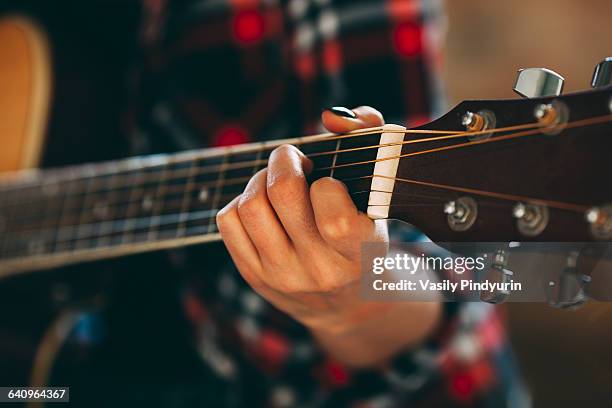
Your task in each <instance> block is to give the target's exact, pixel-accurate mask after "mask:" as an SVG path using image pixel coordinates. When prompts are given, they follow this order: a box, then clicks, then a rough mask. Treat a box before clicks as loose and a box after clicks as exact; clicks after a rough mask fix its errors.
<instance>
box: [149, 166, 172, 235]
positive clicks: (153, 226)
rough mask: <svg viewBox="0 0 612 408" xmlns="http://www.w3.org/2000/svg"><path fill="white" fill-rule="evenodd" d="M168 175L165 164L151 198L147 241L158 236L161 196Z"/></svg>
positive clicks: (161, 204)
mask: <svg viewBox="0 0 612 408" xmlns="http://www.w3.org/2000/svg"><path fill="white" fill-rule="evenodd" d="M168 173H169V171H168V165H167V164H165V165H164V166H163V167H162V173H161V177H160V179H159V184H158V187H157V191H156V192H155V195H154V197H153V199H154V203H153V211H152V214H151V222H150V224H149V232H148V233H147V240H149V241H153V240H155V238H157V235H158V234H159V228H158V225H159V217H160V213H161V211H162V208H163V205H164V200H163V194H164V191H165V190H166V188H167V185H166V179H167V178H168Z"/></svg>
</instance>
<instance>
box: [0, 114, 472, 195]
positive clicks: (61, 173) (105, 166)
mask: <svg viewBox="0 0 612 408" xmlns="http://www.w3.org/2000/svg"><path fill="white" fill-rule="evenodd" d="M383 130H384V129H383V128H382V127H380V126H378V127H372V128H366V129H358V130H354V131H350V132H347V133H343V134H340V135H338V134H336V133H329V132H328V133H320V134H317V135H309V136H302V137H296V138H286V139H281V140H270V141H265V142H256V143H250V144H244V145H234V146H228V147H212V148H204V149H200V150H194V151H186V152H178V153H176V154H172V153H170V154H164V153H162V154H154V155H151V156H136V157H131V158H129V157H128V158H125V159H119V160H116V161H110V162H102V163H94V164H89V165H75V166H68V167H62V168H56V169H48V170H45V171H44V173H42V174H41V173H40V172H39V171H38V170H33V171H32V170H23V171H17V172H15V173H11V174H9V177H8V178H7V177H5V175H0V190H2V189H4V187H8V189H10V190H16V189H19V188H30V187H37V186H38V185H36V184H33V185H32V184H27V183H24V184H23V185H16V183H15V180H14V179H13V178H11V177H12V176H13V175H17V177H18V176H19V175H20V174H26V180H27V179H28V177H27V176H28V175H34V176H35V177H36V176H37V175H40V176H41V179H40V180H38V179H35V180H34V181H35V182H36V181H40V182H43V183H44V182H46V183H49V184H51V183H61V182H65V181H71V180H82V179H86V178H89V177H95V176H101V175H108V174H109V172H110V173H111V174H110V175H113V174H112V173H113V172H116V168H117V167H118V166H120V165H121V164H124V165H125V164H127V165H128V167H129V163H130V162H136V163H138V164H139V168H137V169H136V170H140V169H153V168H159V167H163V166H168V165H171V164H177V163H183V162H185V161H192V160H203V159H211V158H220V157H224V156H227V155H229V154H251V153H261V152H263V151H267V150H270V151H271V150H274V149H275V148H277V147H279V146H281V145H282V144H285V143H286V144H292V145H296V146H302V145H308V144H312V143H319V142H329V141H335V140H339V139H351V138H358V137H362V136H369V135H376V134H380V133H406V134H426V135H438V134H443V135H449V134H457V135H458V134H466V133H467V132H466V131H452V130H449V131H446V130H421V129H403V130H400V129H388V130H384V132H383ZM373 147H376V146H373ZM235 150H238V151H235ZM333 153H334V151H330V152H329V154H333ZM143 162H144V163H149V165H146V164H145V165H144V166H143V165H142V163H143ZM151 163H153V164H151ZM84 170H86V171H84ZM133 170H134V169H131V168H128V169H125V170H122V171H120V172H119V173H121V172H129V171H133ZM88 173H91V174H88ZM115 175H121V174H115ZM45 179H46V180H45ZM18 181H19V180H18Z"/></svg>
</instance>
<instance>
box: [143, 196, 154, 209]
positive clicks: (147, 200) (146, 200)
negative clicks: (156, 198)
mask: <svg viewBox="0 0 612 408" xmlns="http://www.w3.org/2000/svg"><path fill="white" fill-rule="evenodd" d="M151 208H153V198H151V196H150V195H146V196H144V197H143V199H142V209H143V210H145V211H149V210H150V209H151Z"/></svg>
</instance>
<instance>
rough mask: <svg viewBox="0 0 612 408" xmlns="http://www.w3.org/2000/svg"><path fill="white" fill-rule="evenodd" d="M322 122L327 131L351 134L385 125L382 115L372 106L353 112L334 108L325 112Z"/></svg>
mask: <svg viewBox="0 0 612 408" xmlns="http://www.w3.org/2000/svg"><path fill="white" fill-rule="evenodd" d="M321 120H322V121H323V126H325V128H326V129H327V130H329V131H330V132H335V133H344V132H350V131H351V130H356V129H362V128H368V127H376V126H382V125H384V124H385V120H384V119H383V116H382V114H381V113H380V112H379V111H377V110H376V109H374V108H372V107H370V106H360V107H358V108H355V109H353V110H349V109H347V108H344V107H339V106H334V107H331V108H327V109H325V110H324V111H323V113H322V114H321Z"/></svg>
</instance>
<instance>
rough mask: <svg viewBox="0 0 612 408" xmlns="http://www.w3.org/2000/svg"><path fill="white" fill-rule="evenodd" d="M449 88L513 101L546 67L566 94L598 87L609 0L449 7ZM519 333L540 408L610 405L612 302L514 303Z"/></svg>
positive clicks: (459, 94)
mask: <svg viewBox="0 0 612 408" xmlns="http://www.w3.org/2000/svg"><path fill="white" fill-rule="evenodd" d="M446 7H447V12H448V21H449V25H448V36H447V41H446V58H447V60H446V72H445V76H446V86H447V91H448V94H449V96H450V100H451V102H452V103H457V102H459V101H461V100H464V99H488V98H513V97H515V95H514V93H513V92H512V85H513V84H514V80H515V77H516V71H517V69H519V68H526V67H546V68H550V69H552V70H554V71H556V72H558V73H560V74H561V75H563V76H564V77H565V79H566V82H565V91H564V92H570V91H578V90H581V89H585V88H588V87H589V84H590V81H591V76H592V73H593V68H594V66H595V64H597V63H598V62H599V61H600V60H601V59H603V58H604V57H606V56H610V55H612V41H611V40H612V24H610V17H612V2H611V1H609V0H589V1H586V2H585V1H578V0H535V1H534V0H513V1H490V0H461V1H447V2H446ZM508 311H509V318H510V334H511V338H512V341H513V344H514V347H515V350H516V353H517V354H518V357H519V361H520V363H521V367H522V372H523V375H524V377H525V379H526V381H527V384H528V385H529V387H530V388H531V391H532V394H533V398H534V406H535V407H560V406H563V407H569V406H579V405H582V406H588V407H609V406H610V404H611V402H610V401H611V400H610V397H612V348H611V347H610V346H611V345H612V305H610V304H596V303H589V304H587V305H586V306H585V307H583V308H582V309H580V310H578V311H561V310H555V309H553V308H551V307H548V306H546V305H543V304H535V303H534V304H529V303H527V304H525V303H523V304H517V303H515V304H509V305H508Z"/></svg>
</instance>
